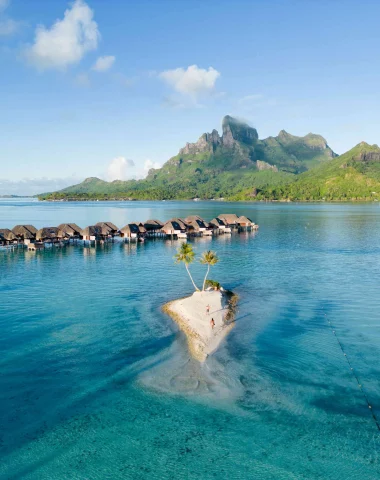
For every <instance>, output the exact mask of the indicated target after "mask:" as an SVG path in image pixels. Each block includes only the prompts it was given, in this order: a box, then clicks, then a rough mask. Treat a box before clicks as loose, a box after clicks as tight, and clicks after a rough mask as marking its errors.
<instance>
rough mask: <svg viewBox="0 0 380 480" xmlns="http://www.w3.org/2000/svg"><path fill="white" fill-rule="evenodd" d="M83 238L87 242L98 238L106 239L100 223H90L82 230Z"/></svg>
mask: <svg viewBox="0 0 380 480" xmlns="http://www.w3.org/2000/svg"><path fill="white" fill-rule="evenodd" d="M80 236H81V238H82V240H84V241H87V242H95V241H97V240H104V238H105V237H104V235H103V232H102V228H101V227H100V226H99V225H89V226H88V227H86V228H83V229H82V230H81V232H80Z"/></svg>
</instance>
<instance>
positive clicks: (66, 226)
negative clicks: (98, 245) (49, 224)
mask: <svg viewBox="0 0 380 480" xmlns="http://www.w3.org/2000/svg"><path fill="white" fill-rule="evenodd" d="M58 228H59V229H60V230H62V232H63V233H64V234H65V236H66V237H68V238H70V239H77V238H80V236H81V231H82V229H81V228H80V227H78V225H77V224H76V223H61V225H58Z"/></svg>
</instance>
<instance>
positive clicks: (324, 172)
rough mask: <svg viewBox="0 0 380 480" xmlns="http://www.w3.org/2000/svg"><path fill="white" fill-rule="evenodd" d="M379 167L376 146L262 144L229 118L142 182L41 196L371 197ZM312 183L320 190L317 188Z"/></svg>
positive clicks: (281, 139) (300, 140) (96, 183)
mask: <svg viewBox="0 0 380 480" xmlns="http://www.w3.org/2000/svg"><path fill="white" fill-rule="evenodd" d="M350 152H351V153H350ZM341 158H342V159H343V162H344V161H346V163H347V162H348V163H349V165H348V166H347V169H348V170H346V172H344V173H345V174H348V173H350V176H349V177H347V175H343V174H342V171H341V170H337V169H338V168H339V169H343V167H342V165H340V163H341V162H340V160H338V159H341ZM378 165H379V166H380V149H379V147H378V146H377V145H368V144H366V143H365V142H362V143H361V144H358V145H357V146H356V147H354V148H353V149H352V150H350V151H349V152H346V154H344V155H342V156H337V154H336V153H335V152H334V151H333V150H332V149H331V148H330V146H329V145H328V143H327V141H326V139H325V138H324V137H322V136H321V135H317V134H314V133H308V134H307V135H305V136H303V137H300V136H295V135H292V134H290V133H288V132H287V131H285V130H281V131H280V132H279V134H278V135H277V136H270V137H267V138H264V139H260V138H259V135H258V132H257V130H256V129H255V128H254V127H252V126H250V125H249V124H248V123H246V122H244V121H241V120H238V119H236V118H234V117H231V116H229V115H227V116H225V117H224V118H223V121H222V132H221V135H220V134H219V132H218V131H217V130H216V129H214V130H212V131H211V133H203V134H202V135H201V136H200V137H199V138H198V140H197V141H196V142H194V143H189V142H188V143H186V145H185V146H184V147H182V148H180V149H179V152H178V153H177V155H174V156H173V157H171V158H170V159H169V160H168V161H167V162H165V163H164V165H163V166H162V167H161V168H159V169H151V170H149V172H148V175H147V177H146V178H145V179H143V180H127V181H121V180H115V181H113V182H106V181H104V180H102V179H99V178H96V177H88V178H86V179H85V180H84V181H83V182H82V183H80V184H78V185H73V186H71V187H68V188H65V189H63V190H60V191H59V192H53V193H51V194H43V195H40V196H39V198H41V199H93V198H94V199H95V198H96V199H110V198H115V199H119V198H120V199H153V200H155V199H157V200H158V199H191V198H195V197H197V198H204V199H210V198H216V199H217V198H228V199H235V200H252V199H254V200H284V199H287V200H293V199H305V200H311V199H317V200H319V199H323V198H324V197H323V195H327V197H328V198H332V199H338V198H343V199H347V198H350V195H351V196H353V197H359V198H366V199H367V198H368V196H369V197H371V196H372V193H371V194H369V191H368V188H367V187H366V184H368V185H370V184H371V185H372V186H373V188H375V186H376V185H375V184H376V182H377V170H378ZM329 175H330V176H331V175H333V176H334V178H335V180H334V178H333V179H329ZM360 176H361V177H360ZM359 177H360V178H359ZM337 178H338V179H340V180H339V182H338V183H339V186H338V187H337V188H336V189H335V190H334V191H331V189H329V188H326V186H325V183H326V182H328V181H330V183H331V182H332V183H333V184H334V182H335V183H336V182H337V180H336V179H337ZM378 180H379V181H380V175H379V178H378ZM313 182H315V183H316V185H318V188H314V187H313V185H312V183H313ZM350 182H351V183H353V184H355V185H356V187H355V188H354V187H353V185H349V184H350ZM373 182H374V183H373ZM358 185H360V188H357V186H358ZM371 188H372V187H371ZM339 189H341V190H339ZM376 189H377V187H376ZM379 190H380V188H379Z"/></svg>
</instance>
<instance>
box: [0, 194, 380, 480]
mask: <svg viewBox="0 0 380 480" xmlns="http://www.w3.org/2000/svg"><path fill="white" fill-rule="evenodd" d="M224 212H237V213H240V214H245V215H248V216H249V217H251V218H252V219H253V220H254V221H256V222H257V223H259V224H260V230H259V232H258V233H257V234H252V233H248V234H235V235H232V236H231V237H227V236H220V237H219V238H214V239H207V238H204V239H195V240H194V241H193V243H194V248H195V249H196V251H197V252H198V253H200V252H202V251H203V250H204V249H206V248H212V249H214V250H216V251H217V253H218V255H219V256H220V259H221V262H220V263H219V264H218V265H217V266H215V267H214V268H213V269H212V273H211V278H215V279H218V280H219V281H220V282H221V283H222V284H223V285H225V286H226V287H229V288H232V289H233V290H235V291H236V292H237V293H238V294H239V295H240V297H241V301H240V308H239V312H238V315H237V321H236V326H235V328H234V329H233V331H232V332H231V334H230V335H229V337H228V339H227V341H226V342H225V343H224V344H223V345H222V347H221V348H220V349H219V351H218V352H217V353H216V354H215V355H214V356H212V357H210V358H209V359H208V361H207V362H206V363H205V364H204V365H202V366H201V365H199V364H198V363H197V362H195V361H193V360H190V359H189V355H188V352H187V349H186V342H185V338H184V336H183V335H182V334H181V333H180V332H178V329H177V327H176V325H175V324H173V323H172V321H171V320H170V319H169V318H167V317H166V316H165V315H164V314H162V313H161V312H160V306H161V305H162V304H164V303H165V302H166V301H168V300H170V299H173V298H176V297H179V296H183V295H186V294H188V293H190V292H191V283H190V280H189V279H188V277H187V276H186V272H185V271H184V268H181V266H176V265H174V264H173V255H174V253H175V249H176V246H177V244H176V242H174V243H172V242H170V241H163V240H158V239H157V240H152V241H149V242H146V243H145V244H143V245H140V244H138V245H128V244H123V243H118V242H115V243H114V244H110V245H105V246H102V247H101V246H98V247H97V248H91V249H89V248H83V247H81V246H70V247H66V248H63V249H56V250H45V251H43V252H26V251H21V250H19V251H18V252H14V253H9V252H8V253H0V331H1V335H0V351H1V356H0V478H4V479H19V478H23V479H53V478H54V479H73V478H75V479H129V478H130V479H166V478H170V479H173V478H176V479H177V478H185V479H200V478H201V479H206V480H207V479H212V478H218V479H221V478H223V479H224V478H228V479H247V478H255V479H263V480H267V479H276V480H282V479H370V480H372V479H377V478H380V465H379V452H380V441H379V440H380V432H379V430H378V429H377V426H376V424H375V422H374V419H373V417H372V416H371V410H370V409H369V408H368V405H367V403H366V400H365V398H364V396H363V394H362V392H361V390H360V389H359V388H358V385H357V382H356V380H355V378H354V376H353V374H352V372H351V370H350V368H349V365H348V363H347V360H346V357H345V356H344V355H343V353H342V350H341V349H340V347H339V344H338V342H337V339H336V337H335V336H334V334H333V331H332V329H331V328H330V327H329V323H328V322H329V321H330V322H331V324H332V326H333V329H334V330H335V332H336V334H337V336H338V339H339V340H340V342H341V344H342V346H343V349H344V352H345V353H346V355H347V358H348V359H349V361H350V362H351V364H352V366H353V368H354V371H355V373H356V375H357V376H358V378H359V380H360V382H361V384H362V386H363V389H364V391H365V392H366V394H367V396H368V398H369V400H370V403H371V406H372V411H373V412H374V414H375V415H377V417H378V418H379V419H380V384H379V378H380V361H379V359H380V315H379V305H380V296H379V278H380V277H379V274H380V207H379V206H378V205H377V204H371V205H360V204H355V205H348V204H345V205H339V204H333V205H331V204H298V205H296V204H294V205H293V204H289V205H288V204H286V205H282V204H281V205H280V204H222V203H220V202H157V203H155V202H131V203H113V202H106V203H102V202H94V203H87V202H86V203H47V202H44V203H37V202H33V201H29V200H6V201H1V202H0V228H1V227H11V228H12V227H13V226H14V225H15V224H18V223H32V224H34V225H35V226H36V227H42V226H51V225H57V224H59V223H62V222H70V221H71V222H76V223H78V224H79V225H80V226H82V227H84V226H86V225H89V224H91V223H95V222H97V221H107V220H108V221H112V222H114V223H116V225H118V226H119V227H121V226H123V225H124V224H126V223H127V222H129V221H136V220H146V219H147V218H160V219H162V220H164V219H167V218H170V217H173V216H187V215H188V214H200V215H201V216H203V217H205V218H206V219H211V218H212V217H214V216H215V215H216V214H218V213H224ZM193 271H194V276H195V277H196V279H197V280H198V282H199V283H200V282H201V279H202V275H203V269H202V267H201V266H198V265H194V268H193Z"/></svg>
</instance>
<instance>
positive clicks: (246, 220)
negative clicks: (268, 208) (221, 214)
mask: <svg viewBox="0 0 380 480" xmlns="http://www.w3.org/2000/svg"><path fill="white" fill-rule="evenodd" d="M238 223H247V224H252V225H254V224H255V222H252V220H251V219H250V218H248V217H245V216H244V215H242V216H241V217H239V218H238Z"/></svg>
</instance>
